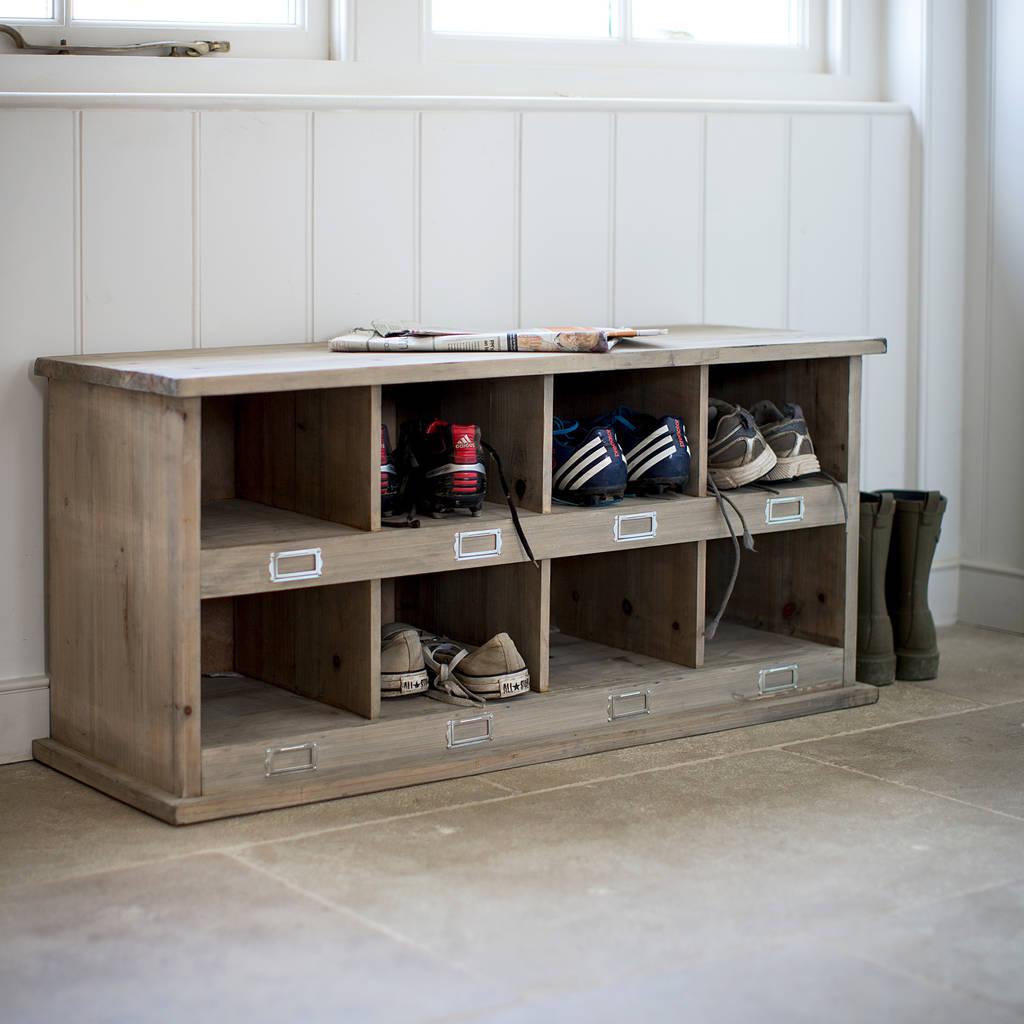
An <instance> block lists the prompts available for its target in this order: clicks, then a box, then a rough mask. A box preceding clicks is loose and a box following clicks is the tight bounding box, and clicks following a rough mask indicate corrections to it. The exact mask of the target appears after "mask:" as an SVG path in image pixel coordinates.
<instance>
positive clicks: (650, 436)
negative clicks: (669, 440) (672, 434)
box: [626, 423, 668, 462]
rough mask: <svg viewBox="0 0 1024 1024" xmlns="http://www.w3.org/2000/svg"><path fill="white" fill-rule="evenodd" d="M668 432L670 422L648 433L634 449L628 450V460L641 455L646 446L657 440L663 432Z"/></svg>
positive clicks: (630, 460)
mask: <svg viewBox="0 0 1024 1024" xmlns="http://www.w3.org/2000/svg"><path fill="white" fill-rule="evenodd" d="M667 433H668V424H666V423H663V424H662V425H661V427H659V428H658V429H657V430H655V431H654V433H652V434H648V435H647V436H646V437H645V438H644V439H643V440H642V441H641V442H640V443H639V444H638V445H637V446H636V447H635V448H633V449H632V451H628V452H626V461H627V462H632V461H633V457H634V456H640V455H641V454H642V452H643V449H644V448H646V447H647V446H648V445H649V444H652V443H653V442H655V441H657V440H658V438H659V437H661V435H662V434H667Z"/></svg>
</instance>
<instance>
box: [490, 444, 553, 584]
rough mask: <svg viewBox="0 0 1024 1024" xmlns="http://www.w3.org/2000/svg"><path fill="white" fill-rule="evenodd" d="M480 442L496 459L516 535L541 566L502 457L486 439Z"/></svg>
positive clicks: (531, 559)
mask: <svg viewBox="0 0 1024 1024" xmlns="http://www.w3.org/2000/svg"><path fill="white" fill-rule="evenodd" d="M480 444H481V445H482V446H483V448H484V451H486V452H487V454H488V455H490V457H491V458H492V459H494V468H495V469H497V471H498V483H500V484H501V492H502V494H504V495H505V503H506V504H507V505H508V510H509V512H510V514H511V515H512V525H513V526H514V527H515V530H516V536H517V537H518V538H519V543H520V544H522V545H523V550H524V551H525V552H526V557H527V558H529V559H530V561H531V562H533V564H534V565H535V566H537V568H538V569H539V568H540V562H538V561H537V559H536V558H535V557H534V555H533V549H532V548H531V547H530V542H529V541H528V540H527V539H526V532H525V531H524V530H523V524H522V523H521V522H519V510H518V509H517V508H516V505H515V502H514V501H513V500H512V492H511V491H510V490H509V487H508V481H507V480H506V479H505V470H504V469H503V468H502V465H501V458H500V457H499V456H498V453H497V452H496V451H495V450H494V448H493V447H492V446H491V445H489V444H488V443H487V442H486V441H483V440H481V442H480Z"/></svg>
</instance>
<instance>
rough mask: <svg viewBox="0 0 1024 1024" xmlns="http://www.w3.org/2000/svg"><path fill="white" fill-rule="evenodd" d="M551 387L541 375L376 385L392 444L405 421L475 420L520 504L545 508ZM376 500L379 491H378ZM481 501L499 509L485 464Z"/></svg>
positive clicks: (493, 476)
mask: <svg viewBox="0 0 1024 1024" xmlns="http://www.w3.org/2000/svg"><path fill="white" fill-rule="evenodd" d="M551 389H552V378H551V377H550V376H546V375H538V376H531V377H503V378H494V379H483V380H468V381H467V380H463V381H456V382H452V381H431V382H429V383H425V384H401V385H387V386H385V387H384V388H382V389H381V419H382V421H383V422H384V424H386V426H387V428H388V433H389V434H390V436H391V443H392V445H395V446H397V444H398V441H399V432H400V429H401V426H402V424H403V423H405V422H406V421H408V420H415V419H421V420H424V421H426V422H429V421H430V420H432V419H433V418H434V417H438V418H440V419H442V420H447V421H448V422H449V423H475V424H476V425H477V426H479V427H480V431H481V435H482V437H483V439H484V440H485V441H486V442H487V443H488V444H490V445H491V446H492V447H493V448H494V449H495V451H496V452H497V453H498V456H499V457H500V459H501V462H502V466H503V467H504V470H505V478H506V479H507V481H508V484H509V487H510V489H511V491H512V493H513V495H514V498H515V501H516V502H517V504H518V505H519V507H520V508H523V509H526V510H528V511H530V512H547V511H548V510H549V509H550V507H551V502H550V497H549V491H550V487H551ZM378 501H379V495H378ZM487 501H488V502H489V503H493V504H495V505H500V506H501V508H502V509H504V507H505V496H504V495H503V494H502V491H501V485H500V482H499V479H498V474H497V472H496V471H495V467H494V466H493V465H491V464H488V467H487Z"/></svg>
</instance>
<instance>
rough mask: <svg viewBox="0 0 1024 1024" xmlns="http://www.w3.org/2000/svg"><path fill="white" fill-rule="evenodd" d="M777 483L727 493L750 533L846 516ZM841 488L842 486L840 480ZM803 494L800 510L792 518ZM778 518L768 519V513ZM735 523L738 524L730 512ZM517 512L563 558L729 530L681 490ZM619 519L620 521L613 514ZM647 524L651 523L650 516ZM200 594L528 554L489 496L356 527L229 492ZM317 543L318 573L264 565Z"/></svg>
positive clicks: (209, 520)
mask: <svg viewBox="0 0 1024 1024" xmlns="http://www.w3.org/2000/svg"><path fill="white" fill-rule="evenodd" d="M772 489H773V490H774V491H777V492H778V493H777V494H773V493H771V492H769V491H765V490H761V489H758V488H754V487H745V488H741V489H740V490H736V491H730V492H729V497H730V498H731V499H732V501H733V502H735V504H736V505H737V506H738V507H739V508H740V510H741V511H742V512H743V515H744V517H745V519H746V521H747V526H748V528H749V529H750V531H751V533H755V534H761V533H774V532H781V531H785V530H794V529H807V528H811V527H815V526H831V525H837V524H839V523H842V522H843V521H844V517H843V507H842V503H841V502H840V500H839V496H838V494H837V492H836V490H835V488H834V487H833V486H832V484H830V483H828V482H827V481H825V480H820V479H810V480H806V481H790V482H787V483H780V484H776V485H772ZM844 491H845V485H844ZM799 498H803V505H802V516H801V517H800V518H788V517H795V516H796V514H797V510H798V508H799V507H800V506H799V503H798V501H797V499H799ZM769 501H774V502H775V504H773V506H772V512H771V514H772V515H774V516H776V517H777V519H778V520H781V521H775V522H770V521H769V512H768V511H767V509H768V505H769ZM729 514H730V517H731V518H732V520H733V526H734V529H735V530H737V532H739V531H740V530H741V526H740V523H739V519H738V517H737V516H736V515H735V514H734V513H733V512H732V511H731V510H730V513H729ZM519 515H520V520H521V522H522V524H523V529H524V530H525V532H526V535H527V538H528V539H529V541H530V546H531V547H532V548H533V552H534V554H535V555H536V556H537V558H541V559H543V558H563V557H567V556H572V555H580V554H589V553H592V552H598V551H614V550H617V549H621V548H624V547H630V546H631V547H640V546H658V545H664V544H686V543H692V542H694V541H701V540H713V539H715V538H718V537H726V536H728V533H727V531H726V528H725V523H724V522H723V520H722V517H721V514H720V512H719V510H718V506H717V503H716V502H715V499H714V498H692V497H689V496H687V495H683V496H679V495H676V496H673V497H662V498H626V499H625V500H624V501H622V502H619V503H618V504H615V505H609V506H607V507H605V508H596V509H589V508H576V507H573V506H569V505H558V504H555V505H552V507H551V512H550V513H549V514H546V515H542V514H540V513H534V512H528V511H525V510H521V511H520V514H519ZM648 515H653V516H654V517H656V520H657V533H656V534H655V536H653V537H648V538H644V539H640V540H616V520H617V519H620V517H623V516H626V517H629V516H633V517H636V519H635V520H634V521H633V522H634V523H636V524H637V525H638V527H639V528H640V529H641V530H643V529H645V528H646V526H647V523H648V521H647V520H645V519H644V517H645V516H648ZM620 522H621V519H620ZM650 522H652V523H653V522H654V520H653V519H651V520H650ZM495 529H497V530H500V531H501V540H502V544H501V552H500V554H497V555H494V556H491V557H487V558H480V559H468V560H465V561H459V560H458V559H457V558H456V557H455V541H456V537H457V535H458V534H460V533H472V532H476V531H481V530H495ZM201 548H202V563H201V565H202V585H201V586H202V596H203V597H204V598H212V597H227V596H231V595H235V594H255V593H261V592H264V591H269V590H278V589H282V588H289V587H309V586H327V585H330V584H334V583H347V582H351V581H354V580H363V579H374V578H387V577H391V576H404V575H410V574H417V573H428V572H447V571H454V570H457V569H467V568H477V567H479V566H480V565H485V564H489V565H508V564H511V563H516V562H524V561H526V560H527V558H526V553H525V552H524V551H523V549H522V547H521V545H520V543H519V540H518V538H517V536H516V533H515V530H514V529H513V526H512V520H511V517H510V516H509V512H508V509H507V508H506V506H505V505H503V504H502V505H498V504H494V503H492V502H487V503H486V504H485V506H484V511H483V514H482V515H480V516H478V517H475V518H473V517H470V516H452V517H447V518H445V519H430V518H429V517H423V518H421V519H420V527H419V529H392V528H384V529H382V530H380V531H366V530H357V529H354V528H353V527H348V526H341V525H339V524H337V523H328V522H326V521H324V520H322V519H315V518H313V517H312V516H304V515H300V514H298V513H295V512H286V511H284V510H282V509H275V508H272V507H270V506H268V505H260V504H257V503H255V502H251V501H243V500H241V499H237V498H231V499H227V500H225V501H217V502H210V503H207V504H205V505H204V506H203V510H202V533H201ZM309 548H319V549H320V552H321V557H322V559H323V571H322V575H321V576H319V577H318V578H317V579H308V578H307V579H301V580H296V581H294V582H292V583H288V582H285V583H275V582H274V581H273V580H272V579H271V577H270V573H269V569H268V566H269V564H270V559H271V556H272V555H273V554H274V553H277V552H282V551H289V550H305V549H309Z"/></svg>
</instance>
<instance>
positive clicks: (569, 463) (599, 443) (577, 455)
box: [554, 435, 604, 483]
mask: <svg viewBox="0 0 1024 1024" xmlns="http://www.w3.org/2000/svg"><path fill="white" fill-rule="evenodd" d="M597 447H604V440H603V438H602V437H601V436H600V435H598V436H597V437H593V438H591V439H590V440H589V441H588V442H587V443H586V444H585V445H584V446H583V447H582V448H580V449H579V451H576V452H573V454H572V455H570V456H569V458H568V459H566V460H565V462H563V463H562V465H561V466H560V467H559V469H558V471H557V472H556V473H555V478H554V482H555V483H557V482H558V481H559V480H560V479H561V477H562V476H564V475H565V473H566V471H567V470H569V469H571V468H572V467H573V466H575V465H576V463H577V462H579V461H580V459H581V458H583V456H584V455H586V454H587V453H588V452H591V451H593V450H594V449H595V448H597Z"/></svg>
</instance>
